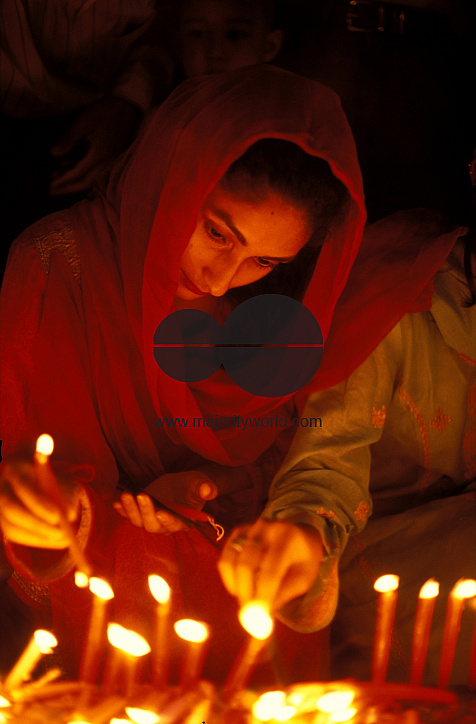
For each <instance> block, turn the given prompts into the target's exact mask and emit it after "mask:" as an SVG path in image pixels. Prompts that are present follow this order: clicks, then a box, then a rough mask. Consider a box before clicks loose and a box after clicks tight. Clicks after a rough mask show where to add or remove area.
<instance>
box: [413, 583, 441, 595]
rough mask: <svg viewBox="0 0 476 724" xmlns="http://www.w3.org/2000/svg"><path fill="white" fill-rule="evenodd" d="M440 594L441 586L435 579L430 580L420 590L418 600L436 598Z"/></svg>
mask: <svg viewBox="0 0 476 724" xmlns="http://www.w3.org/2000/svg"><path fill="white" fill-rule="evenodd" d="M439 592H440V584H439V583H438V581H435V579H434V578H430V579H429V580H428V581H427V582H426V583H424V584H423V586H422V587H421V589H420V593H419V594H418V598H436V597H437V596H438V594H439Z"/></svg>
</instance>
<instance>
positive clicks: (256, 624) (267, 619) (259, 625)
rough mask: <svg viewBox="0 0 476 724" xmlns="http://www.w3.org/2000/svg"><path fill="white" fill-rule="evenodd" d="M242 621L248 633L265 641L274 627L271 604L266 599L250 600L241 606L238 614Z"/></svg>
mask: <svg viewBox="0 0 476 724" xmlns="http://www.w3.org/2000/svg"><path fill="white" fill-rule="evenodd" d="M238 616H239V619H240V623H241V625H242V626H243V628H244V629H245V631H248V633H249V634H250V635H251V636H253V637H254V638H255V639H260V640H261V641H264V639H267V638H268V637H269V636H271V633H272V631H273V628H274V624H273V619H272V618H271V616H270V612H269V606H268V604H267V603H265V602H264V601H249V602H248V603H245V605H244V606H242V607H241V609H240V612H239V614H238Z"/></svg>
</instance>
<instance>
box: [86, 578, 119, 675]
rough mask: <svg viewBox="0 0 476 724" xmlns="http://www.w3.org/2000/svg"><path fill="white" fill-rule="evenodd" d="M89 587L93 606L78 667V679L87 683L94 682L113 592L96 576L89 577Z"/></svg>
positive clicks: (100, 659) (102, 648)
mask: <svg viewBox="0 0 476 724" xmlns="http://www.w3.org/2000/svg"><path fill="white" fill-rule="evenodd" d="M89 588H90V590H91V592H92V594H93V607H92V612H91V618H90V621H89V628H88V634H87V639H86V646H85V647H84V650H83V656H82V659H81V665H80V669H79V679H80V681H85V682H86V683H88V684H94V683H95V682H96V678H97V675H98V672H99V667H100V665H101V661H102V656H103V653H104V647H105V645H106V641H107V638H106V625H107V618H106V614H107V609H108V607H109V605H110V604H109V602H110V601H111V600H112V599H113V598H114V592H113V590H112V588H111V586H110V585H109V583H107V581H104V580H102V579H101V578H96V577H92V578H90V579H89Z"/></svg>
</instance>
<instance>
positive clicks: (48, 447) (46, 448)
mask: <svg viewBox="0 0 476 724" xmlns="http://www.w3.org/2000/svg"><path fill="white" fill-rule="evenodd" d="M54 448H55V444H54V442H53V438H52V437H51V435H46V433H45V434H44V435H40V437H39V438H38V439H37V441H36V452H37V453H39V454H40V455H44V456H45V457H48V456H49V455H51V453H52V452H53V450H54Z"/></svg>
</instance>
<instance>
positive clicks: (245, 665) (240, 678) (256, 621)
mask: <svg viewBox="0 0 476 724" xmlns="http://www.w3.org/2000/svg"><path fill="white" fill-rule="evenodd" d="M239 618H240V623H241V625H242V626H243V628H244V629H245V630H246V631H247V632H248V633H249V634H250V636H249V638H248V639H247V640H246V641H245V642H244V644H243V646H242V648H241V650H240V652H239V654H238V656H237V658H236V659H235V661H234V663H233V666H232V667H231V670H230V673H229V674H228V676H227V679H226V681H225V685H224V687H223V698H224V700H225V701H230V699H231V698H232V697H233V695H234V694H235V693H236V692H237V691H239V690H240V689H243V688H244V687H245V686H246V684H247V683H248V681H249V679H250V676H251V674H252V672H253V669H254V667H255V665H256V663H257V661H258V659H259V657H260V655H261V654H262V652H263V651H264V650H265V649H266V647H267V646H268V642H269V637H270V636H271V634H272V632H273V619H272V618H271V615H270V610H269V606H268V604H267V603H265V602H264V601H249V602H248V603H246V604H245V605H244V606H242V608H241V609H240V612H239Z"/></svg>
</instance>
